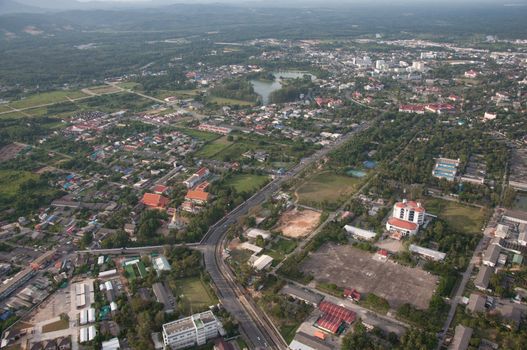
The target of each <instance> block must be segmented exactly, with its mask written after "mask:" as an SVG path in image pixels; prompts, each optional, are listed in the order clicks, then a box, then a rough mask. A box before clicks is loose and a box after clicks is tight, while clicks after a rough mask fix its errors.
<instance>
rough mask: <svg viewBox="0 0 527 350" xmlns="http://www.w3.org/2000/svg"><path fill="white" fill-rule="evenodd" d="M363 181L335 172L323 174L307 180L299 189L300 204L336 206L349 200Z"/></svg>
mask: <svg viewBox="0 0 527 350" xmlns="http://www.w3.org/2000/svg"><path fill="white" fill-rule="evenodd" d="M362 181H363V180H361V179H359V178H355V177H351V176H347V175H338V174H335V173H334V172H328V171H326V172H322V173H318V174H315V175H312V176H310V177H308V178H307V180H306V182H304V183H303V184H302V185H300V187H299V188H298V189H297V191H296V193H297V196H298V202H299V203H300V204H304V205H308V206H315V207H323V206H324V204H325V203H326V204H329V205H335V204H339V203H342V202H343V201H345V200H346V199H348V198H349V197H350V196H351V195H352V194H353V193H354V192H355V191H356V190H357V189H358V188H359V186H360V185H361V183H362Z"/></svg>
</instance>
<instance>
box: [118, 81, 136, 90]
mask: <svg viewBox="0 0 527 350" xmlns="http://www.w3.org/2000/svg"><path fill="white" fill-rule="evenodd" d="M139 85H141V84H139V83H134V82H133V81H127V82H124V83H118V84H117V86H119V87H120V88H123V89H131V90H133V89H134V88H135V87H137V86H139Z"/></svg>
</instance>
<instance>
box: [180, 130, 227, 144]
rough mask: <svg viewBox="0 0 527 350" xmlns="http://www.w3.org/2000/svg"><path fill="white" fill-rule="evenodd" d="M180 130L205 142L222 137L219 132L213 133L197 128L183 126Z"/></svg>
mask: <svg viewBox="0 0 527 350" xmlns="http://www.w3.org/2000/svg"><path fill="white" fill-rule="evenodd" d="M179 131H181V132H182V133H184V134H187V135H188V136H191V137H194V138H196V139H200V140H203V141H205V142H210V141H214V140H216V139H219V138H220V137H221V135H218V134H213V133H211V132H206V131H200V130H196V129H187V128H181V129H179Z"/></svg>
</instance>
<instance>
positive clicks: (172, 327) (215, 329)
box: [163, 311, 220, 350]
mask: <svg viewBox="0 0 527 350" xmlns="http://www.w3.org/2000/svg"><path fill="white" fill-rule="evenodd" d="M219 329H220V322H219V321H218V320H217V319H216V316H214V314H213V313H212V311H205V312H202V313H199V314H194V315H192V316H189V317H185V318H180V319H179V320H176V321H172V322H169V323H165V324H164V325H163V342H164V343H165V345H166V346H167V347H168V348H170V349H173V350H176V349H184V348H188V347H191V346H200V345H204V344H205V343H206V342H207V341H208V340H209V339H212V338H216V337H217V336H218V334H219Z"/></svg>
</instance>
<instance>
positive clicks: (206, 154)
mask: <svg viewBox="0 0 527 350" xmlns="http://www.w3.org/2000/svg"><path fill="white" fill-rule="evenodd" d="M231 145H232V142H231V141H227V136H223V137H220V138H218V139H215V140H214V141H212V142H208V143H207V144H206V145H205V146H203V148H201V149H200V150H199V151H198V152H196V157H200V158H213V157H214V156H215V155H216V154H218V153H220V152H221V151H223V150H224V149H225V148H227V147H229V146H231Z"/></svg>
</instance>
